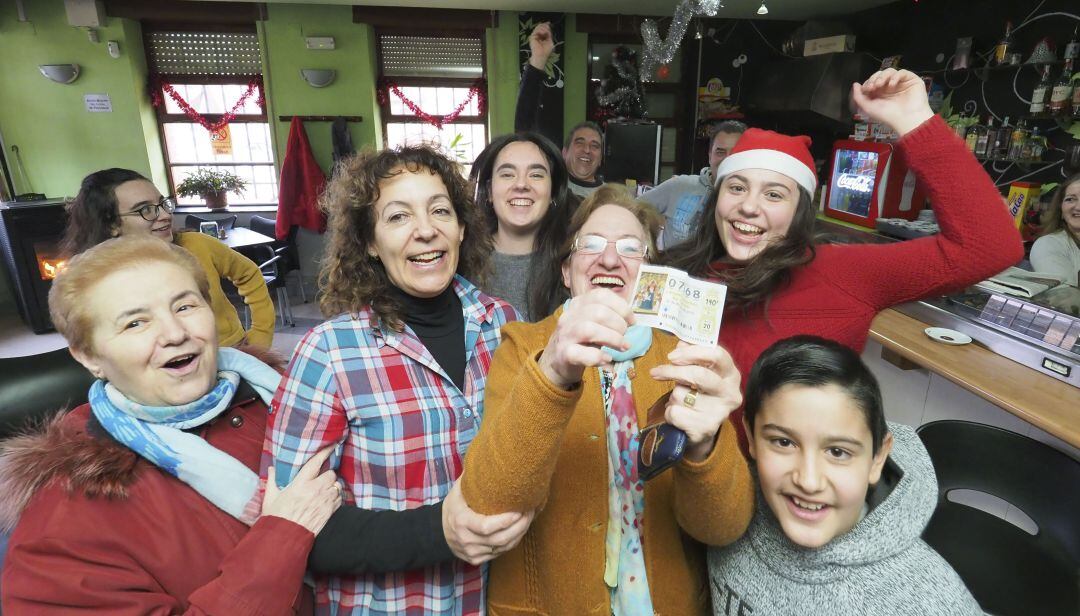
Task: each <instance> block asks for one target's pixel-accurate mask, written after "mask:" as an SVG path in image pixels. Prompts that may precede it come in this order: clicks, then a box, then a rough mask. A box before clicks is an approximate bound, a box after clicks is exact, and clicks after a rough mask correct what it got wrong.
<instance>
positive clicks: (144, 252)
mask: <svg viewBox="0 0 1080 616" xmlns="http://www.w3.org/2000/svg"><path fill="white" fill-rule="evenodd" d="M151 263H168V264H171V265H175V266H177V267H179V268H180V269H182V270H184V271H186V272H187V273H189V274H191V277H192V278H194V279H195V284H196V285H197V286H198V288H199V294H201V295H202V297H203V299H204V300H206V302H207V303H209V302H210V283H209V281H208V280H207V278H206V272H205V271H203V268H202V266H200V265H199V262H198V261H197V260H196V259H195V257H194V256H192V254H191V253H190V252H188V251H186V250H184V249H183V248H181V247H179V246H177V245H175V244H170V243H168V242H165V241H164V240H160V239H158V238H155V237H152V236H149V235H125V236H121V237H117V238H113V239H110V240H106V241H104V242H102V243H100V244H98V245H96V246H93V247H91V248H90V249H88V250H86V251H85V252H83V253H80V254H78V255H75V256H74V257H72V258H71V260H70V261H68V263H67V265H66V266H65V267H64V268H63V269H62V270H61V271H60V273H59V274H58V275H57V276H56V278H55V279H54V280H53V282H52V288H51V289H49V316H50V317H52V322H53V325H54V326H55V327H56V331H58V332H60V335H62V336H63V337H64V339H65V340H67V341H68V346H70V347H71V348H72V349H73V350H75V351H79V352H82V353H91V352H92V350H93V349H92V348H91V346H92V345H91V343H92V334H93V331H94V324H93V323H92V321H91V315H90V312H89V310H88V306H87V302H86V297H87V295H88V293H89V292H90V290H91V289H92V288H93V287H94V286H95V285H96V284H98V283H99V282H101V281H102V280H103V279H105V277H107V276H108V275H109V274H112V273H115V272H118V271H122V270H125V269H128V268H132V267H141V266H145V265H148V264H151ZM132 292H133V293H138V290H137V289H133V290H132Z"/></svg>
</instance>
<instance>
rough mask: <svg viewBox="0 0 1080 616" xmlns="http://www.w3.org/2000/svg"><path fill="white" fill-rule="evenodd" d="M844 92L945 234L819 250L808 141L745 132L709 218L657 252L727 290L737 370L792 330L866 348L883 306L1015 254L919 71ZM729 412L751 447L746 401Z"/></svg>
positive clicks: (992, 200) (1014, 239)
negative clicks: (891, 151) (898, 157)
mask: <svg viewBox="0 0 1080 616" xmlns="http://www.w3.org/2000/svg"><path fill="white" fill-rule="evenodd" d="M851 98H852V101H853V103H854V104H855V105H857V106H858V107H859V109H861V110H862V112H863V114H864V115H866V116H868V117H869V118H870V119H871V120H873V121H875V122H880V123H884V124H886V125H888V126H890V127H892V129H893V130H894V131H895V132H896V133H898V134H899V135H900V139H899V141H897V143H896V147H897V148H898V149H899V150H900V152H901V154H902V155H903V158H904V160H905V161H906V163H907V165H908V166H909V168H910V169H911V171H912V172H913V173H914V174H915V177H916V179H917V180H918V181H919V182H920V183H921V184H922V186H924V187H925V188H926V189H927V193H928V194H929V195H930V201H931V203H932V205H933V209H934V213H935V214H936V216H937V221H938V224H939V225H940V227H941V232H940V233H939V234H937V235H934V236H931V237H925V238H921V239H915V240H909V241H906V242H896V243H893V244H849V245H820V244H818V243H817V239H816V238H815V236H814V221H815V217H816V214H817V211H816V208H815V207H814V204H813V201H812V198H811V196H812V195H813V194H814V191H815V189H816V188H817V185H818V180H817V175H816V173H815V170H814V160H813V156H812V155H811V154H810V138H809V137H805V136H798V137H792V136H788V135H781V134H778V133H774V132H772V131H766V130H760V129H753V128H751V129H749V130H747V131H746V132H745V133H743V135H742V137H740V139H739V142H738V143H737V144H736V146H735V147H734V148H733V149H732V151H731V154H730V155H729V156H728V157H727V158H725V159H724V161H723V162H722V163H721V164H720V166H719V167H718V168H717V171H716V177H717V183H716V185H715V186H714V188H713V189H712V192H711V193H710V195H709V196H707V197H706V204H707V205H706V209H705V212H704V213H703V215H702V216H703V218H702V220H703V221H712V222H713V224H701V225H699V226H698V233H697V235H696V236H694V237H692V238H691V239H690V240H689V241H687V242H685V243H684V244H682V245H680V246H679V247H677V248H676V249H674V250H672V251H670V252H669V253H667V254H666V255H665V259H664V260H665V261H666V262H667V264H668V265H671V266H673V267H676V268H678V269H680V270H683V271H686V272H688V273H689V274H691V275H693V276H700V277H709V278H713V279H718V280H720V281H721V282H724V283H725V284H726V285H727V287H728V291H727V304H726V308H727V312H726V314H725V315H724V320H723V326H722V327H721V328H720V333H719V338H718V339H719V342H720V344H721V345H723V346H724V347H725V348H726V349H728V351H730V352H731V356H732V357H733V358H734V360H735V365H736V366H738V368H739V370H740V372H741V373H742V375H743V378H746V377H747V375H748V374H749V372H750V366H751V365H753V363H754V361H755V360H756V359H757V358H758V356H759V355H760V354H761V353H762V351H764V350H765V349H766V348H768V347H769V346H770V345H771V344H772V343H774V342H776V341H778V340H781V339H783V338H787V337H790V336H793V335H798V334H812V335H816V336H821V337H823V338H828V339H831V340H836V341H837V342H840V343H842V344H844V345H845V346H847V347H849V348H851V349H854V350H855V351H861V350H862V348H863V346H864V345H865V344H866V338H867V335H868V333H869V330H870V322H871V321H872V320H873V318H874V317H875V316H876V315H877V313H878V312H879V311H881V310H884V309H886V308H888V307H890V306H894V305H896V304H900V303H903V302H908V301H913V300H917V299H920V298H923V297H931V296H934V295H939V294H942V293H947V292H952V291H955V290H958V289H962V288H963V287H965V286H967V285H970V284H973V283H975V282H978V281H980V280H983V279H985V278H987V277H989V276H992V275H993V274H996V273H997V272H1000V271H1001V270H1003V269H1005V268H1006V267H1008V266H1010V265H1013V264H1014V263H1016V262H1017V261H1019V260H1020V259H1021V258H1022V257H1023V248H1022V246H1021V243H1020V234H1019V233H1018V232H1017V230H1016V227H1015V226H1014V224H1013V221H1012V218H1011V217H1010V215H1009V213H1008V211H1007V210H1006V208H1004V207H1002V206H1001V195H1000V194H999V193H998V190H997V188H995V187H994V183H993V181H991V179H990V176H988V175H987V174H986V171H985V170H984V169H983V167H982V165H981V164H980V163H979V161H977V160H975V157H974V156H973V155H972V154H971V153H970V152H969V151H968V150H967V149H966V148H965V147H964V143H963V140H961V139H959V138H957V136H956V134H955V133H953V131H951V130H950V129H949V127H948V126H946V125H945V122H944V121H943V120H942V119H941V118H940V117H938V116H936V115H934V113H933V111H931V110H930V105H929V104H928V102H927V97H926V88H925V87H924V85H923V81H922V80H921V79H920V78H919V77H917V76H916V75H914V74H913V73H911V72H909V71H897V70H895V69H886V70H884V71H879V72H877V73H875V74H874V75H872V76H871V77H870V78H869V79H867V80H866V81H865V82H863V83H856V84H853V85H852V90H851ZM744 385H745V383H744ZM733 419H734V421H735V425H736V427H737V428H738V430H739V438H740V444H741V445H742V447H743V449H744V451H745V449H746V441H745V435H744V434H743V425H742V409H739V410H738V411H736V412H735V413H734V414H733Z"/></svg>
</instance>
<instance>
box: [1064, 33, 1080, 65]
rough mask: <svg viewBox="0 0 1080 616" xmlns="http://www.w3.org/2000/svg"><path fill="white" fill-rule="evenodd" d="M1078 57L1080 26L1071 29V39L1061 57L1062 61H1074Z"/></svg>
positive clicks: (1079, 54)
mask: <svg viewBox="0 0 1080 616" xmlns="http://www.w3.org/2000/svg"><path fill="white" fill-rule="evenodd" d="M1077 56H1080V24H1077V26H1076V27H1075V28H1073V33H1072V38H1071V39H1069V42H1068V44H1066V45H1065V52H1064V53H1063V54H1062V55H1061V57H1062V59H1064V60H1075V59H1076V57H1077Z"/></svg>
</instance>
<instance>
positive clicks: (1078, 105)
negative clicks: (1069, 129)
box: [1072, 86, 1080, 120]
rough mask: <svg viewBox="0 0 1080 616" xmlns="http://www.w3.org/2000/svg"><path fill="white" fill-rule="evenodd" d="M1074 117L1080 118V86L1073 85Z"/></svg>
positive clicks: (1075, 118)
mask: <svg viewBox="0 0 1080 616" xmlns="http://www.w3.org/2000/svg"><path fill="white" fill-rule="evenodd" d="M1072 119H1074V120H1080V87H1076V86H1074V87H1073V93H1072Z"/></svg>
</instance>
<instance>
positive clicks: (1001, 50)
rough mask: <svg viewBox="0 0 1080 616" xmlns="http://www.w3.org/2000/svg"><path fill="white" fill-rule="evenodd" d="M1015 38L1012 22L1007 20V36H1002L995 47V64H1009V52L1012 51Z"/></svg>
mask: <svg viewBox="0 0 1080 616" xmlns="http://www.w3.org/2000/svg"><path fill="white" fill-rule="evenodd" d="M1012 47H1013V40H1012V22H1011V21H1006V22H1005V36H1003V37H1001V40H1000V41H998V44H997V46H995V47H994V64H995V65H997V66H1001V65H1002V64H1007V63H1008V61H1009V54H1010V53H1011V52H1012Z"/></svg>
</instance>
